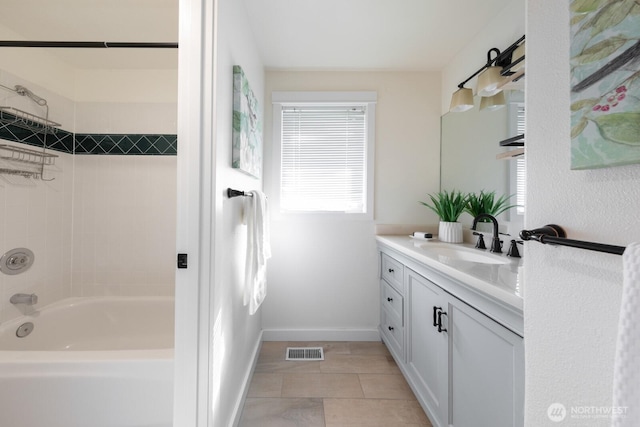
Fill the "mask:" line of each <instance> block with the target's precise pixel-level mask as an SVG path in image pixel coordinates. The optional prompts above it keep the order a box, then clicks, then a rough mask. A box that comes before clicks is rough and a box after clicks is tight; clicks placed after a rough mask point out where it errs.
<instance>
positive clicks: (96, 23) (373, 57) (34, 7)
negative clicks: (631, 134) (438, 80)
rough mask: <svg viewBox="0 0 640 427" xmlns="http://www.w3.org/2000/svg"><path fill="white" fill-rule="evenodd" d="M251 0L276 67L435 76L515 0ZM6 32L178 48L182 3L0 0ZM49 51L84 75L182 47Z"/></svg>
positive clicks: (165, 61) (264, 51)
mask: <svg viewBox="0 0 640 427" xmlns="http://www.w3.org/2000/svg"><path fill="white" fill-rule="evenodd" d="M233 1H238V0H233ZM244 2H245V4H246V7H247V12H248V16H249V21H250V25H251V27H252V29H253V33H254V37H255V40H256V43H257V44H258V49H259V52H260V54H261V56H262V60H263V63H264V64H265V66H266V67H267V68H269V69H342V70H344V69H347V70H350V69H366V70H438V69H441V68H442V67H443V66H444V65H445V64H447V62H449V60H451V58H452V57H453V56H454V55H455V54H456V53H457V52H458V51H460V50H461V49H462V48H463V46H464V45H465V44H467V43H468V42H469V40H471V39H472V38H473V37H474V36H475V35H476V34H478V33H479V32H480V31H481V30H482V29H483V28H484V27H485V26H486V24H487V22H488V21H489V20H490V19H491V18H492V17H493V16H494V15H496V14H497V13H498V12H499V11H500V10H502V9H503V8H504V7H506V5H507V4H508V2H509V0H483V1H478V0H244ZM0 25H1V26H4V27H5V28H8V29H9V30H10V31H11V32H13V33H15V34H13V36H14V37H4V38H5V39H24V40H55V41H67V40H71V41H111V42H124V41H151V42H153V41H155V42H176V41H177V40H178V0H2V13H1V14H0ZM2 49H18V48H2ZM20 49H28V48H20ZM49 52H50V53H51V54H53V55H56V56H57V57H59V58H60V59H62V60H63V61H65V62H67V63H69V64H70V65H71V66H73V67H75V68H81V69H82V68H107V69H113V68H125V69H126V68H134V69H136V68H176V67H177V52H176V51H175V49H155V50H148V49H144V50H142V49H135V50H130V49H126V50H124V49H117V50H116V49H108V50H107V49H49Z"/></svg>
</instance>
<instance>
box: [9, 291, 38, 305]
mask: <svg viewBox="0 0 640 427" xmlns="http://www.w3.org/2000/svg"><path fill="white" fill-rule="evenodd" d="M9 302H11V304H26V305H35V304H37V303H38V295H36V294H14V295H12V296H11V299H10V300H9Z"/></svg>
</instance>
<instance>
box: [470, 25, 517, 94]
mask: <svg viewBox="0 0 640 427" xmlns="http://www.w3.org/2000/svg"><path fill="white" fill-rule="evenodd" d="M524 39H525V36H522V37H520V38H519V39H518V40H516V42H515V43H513V44H512V45H511V46H509V47H508V48H506V49H505V50H504V51H503V52H500V50H499V49H498V48H495V47H494V48H491V49H489V51H488V52H487V63H486V64H485V65H483V66H482V68H480V69H479V70H478V71H476V72H475V73H473V74H472V75H471V76H469V77H468V78H467V79H466V80H465V81H463V82H462V83H460V84H459V85H458V87H459V88H460V89H462V88H463V87H464V85H465V84H467V83H468V82H469V80H471V79H473V78H474V77H475V76H477V75H478V74H480V73H481V72H483V71H484V70H485V69H486V68H488V67H491V66H492V65H493V64H495V65H497V66H499V67H503V68H505V67H508V68H511V67H509V65H515V64H511V55H512V54H513V51H514V50H516V48H517V47H518V46H519V45H520V43H521V42H523V41H524ZM492 52H493V53H496V57H495V58H493V59H491V53H492ZM523 59H524V58H521V59H520V60H518V62H520V61H522V60H523Z"/></svg>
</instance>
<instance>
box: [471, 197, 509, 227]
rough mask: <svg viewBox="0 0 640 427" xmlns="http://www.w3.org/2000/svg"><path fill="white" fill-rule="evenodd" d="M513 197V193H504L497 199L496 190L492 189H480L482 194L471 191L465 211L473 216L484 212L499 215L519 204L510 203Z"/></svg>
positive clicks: (483, 220) (482, 220)
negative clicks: (488, 190)
mask: <svg viewBox="0 0 640 427" xmlns="http://www.w3.org/2000/svg"><path fill="white" fill-rule="evenodd" d="M512 197H513V194H512V195H510V196H507V195H502V196H500V197H499V198H497V199H496V192H495V191H491V192H489V193H487V192H485V191H484V190H482V191H480V194H476V193H470V194H469V195H468V198H467V205H466V206H465V209H464V211H465V212H467V213H468V214H469V215H471V216H472V217H474V218H475V217H477V216H478V215H480V214H482V213H486V214H489V215H491V216H494V217H496V216H498V215H500V214H501V213H503V212H505V211H507V210H509V209H511V208H513V207H515V206H517V205H510V204H509V199H510V198H512ZM488 221H489V220H487V219H481V220H480V222H488Z"/></svg>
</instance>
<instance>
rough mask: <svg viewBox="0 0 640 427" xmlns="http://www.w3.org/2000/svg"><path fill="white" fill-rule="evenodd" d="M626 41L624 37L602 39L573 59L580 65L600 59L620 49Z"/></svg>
mask: <svg viewBox="0 0 640 427" xmlns="http://www.w3.org/2000/svg"><path fill="white" fill-rule="evenodd" d="M626 42H627V39H625V38H622V37H611V38H608V39H605V40H602V41H601V42H599V43H596V44H594V45H593V46H591V47H589V48H587V49H585V50H583V51H582V53H581V54H580V55H578V56H576V57H575V58H573V61H574V62H575V63H577V64H579V65H584V64H588V63H590V62H596V61H600V60H602V59H604V58H606V57H607V56H609V55H611V54H612V53H613V52H615V51H616V50H618V49H620V48H621V47H622V46H623V45H624V44H625V43H626Z"/></svg>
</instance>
